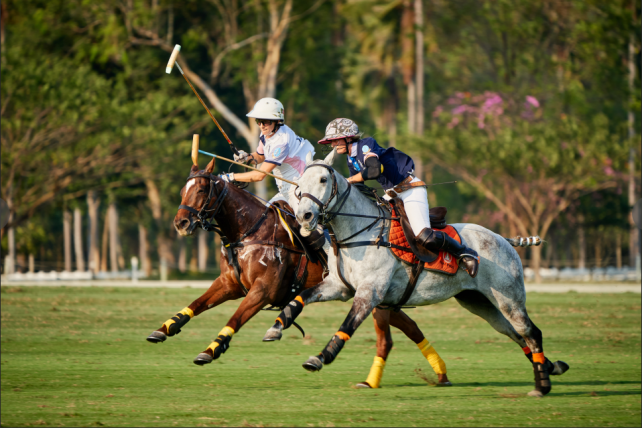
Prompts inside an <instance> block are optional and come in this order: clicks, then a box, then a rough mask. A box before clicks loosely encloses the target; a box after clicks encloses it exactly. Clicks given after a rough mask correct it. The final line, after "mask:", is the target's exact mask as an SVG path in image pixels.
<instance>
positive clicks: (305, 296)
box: [263, 279, 352, 342]
mask: <svg viewBox="0 0 642 428" xmlns="http://www.w3.org/2000/svg"><path fill="white" fill-rule="evenodd" d="M351 297H352V294H351V293H350V291H349V290H348V289H347V288H346V287H345V286H344V285H343V284H341V285H338V284H336V283H335V282H334V281H328V279H326V280H325V281H323V282H321V283H319V284H317V285H315V286H314V287H311V288H308V289H306V290H303V291H302V292H301V293H299V295H298V296H296V297H295V298H294V300H292V301H291V302H290V303H289V304H288V305H287V306H286V307H285V308H283V310H282V311H281V313H280V314H279V316H278V317H277V318H276V321H275V322H274V325H273V326H272V327H270V328H269V329H268V331H267V332H266V333H265V336H264V337H263V341H264V342H274V341H275V340H281V337H282V336H283V330H286V329H288V328H290V326H292V324H293V323H294V321H295V320H296V318H297V317H298V316H299V315H300V314H301V312H303V307H304V306H305V305H309V304H310V303H316V302H326V301H330V300H342V301H344V302H345V301H346V300H348V299H350V298H351Z"/></svg>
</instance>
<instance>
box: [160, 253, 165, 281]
mask: <svg viewBox="0 0 642 428" xmlns="http://www.w3.org/2000/svg"><path fill="white" fill-rule="evenodd" d="M160 280H161V282H167V260H165V259H164V258H163V259H161V262H160Z"/></svg>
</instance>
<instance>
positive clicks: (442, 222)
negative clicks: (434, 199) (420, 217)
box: [390, 197, 448, 263]
mask: <svg viewBox="0 0 642 428" xmlns="http://www.w3.org/2000/svg"><path fill="white" fill-rule="evenodd" d="M390 203H391V204H392V205H393V207H394V210H395V213H396V214H397V216H398V217H399V218H400V223H401V227H402V229H403V233H404V235H405V236H406V240H407V241H408V245H409V246H410V249H411V250H412V252H413V254H414V255H415V256H416V257H417V258H418V259H419V260H421V261H422V262H425V263H432V262H434V261H435V260H437V258H438V257H439V254H438V253H435V252H432V251H430V250H427V249H424V248H421V247H418V246H417V245H415V234H414V232H413V231H412V227H411V226H410V221H408V215H407V214H406V208H405V207H404V204H403V201H402V200H401V198H398V197H397V198H392V199H391V200H390ZM447 212H448V210H447V209H446V207H434V208H430V210H429V215H430V226H431V227H432V228H433V229H444V228H445V227H446V226H447V224H446V213H447Z"/></svg>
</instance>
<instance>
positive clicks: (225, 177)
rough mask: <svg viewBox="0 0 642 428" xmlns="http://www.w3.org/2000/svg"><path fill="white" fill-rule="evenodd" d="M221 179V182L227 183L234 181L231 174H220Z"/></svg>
mask: <svg viewBox="0 0 642 428" xmlns="http://www.w3.org/2000/svg"><path fill="white" fill-rule="evenodd" d="M221 178H222V179H223V181H227V182H228V183H232V182H233V181H234V173H233V172H231V173H229V174H221Z"/></svg>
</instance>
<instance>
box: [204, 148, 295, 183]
mask: <svg viewBox="0 0 642 428" xmlns="http://www.w3.org/2000/svg"><path fill="white" fill-rule="evenodd" d="M198 152H199V153H203V154H204V155H207V156H212V157H213V158H215V159H221V160H224V161H226V162H230V163H233V164H235V165H240V166H242V167H243V168H249V169H252V170H254V171H258V172H260V173H261V174H265V175H269V176H270V177H274V178H276V179H277V180H281V181H285V182H286V183H290V184H292V185H294V186H298V184H297V183H295V182H294V181H290V180H286V179H285V178H283V177H278V176H276V175H274V174H270V173H269V172H265V171H261V170H260V169H258V168H254V167H252V166H249V165H245V164H243V163H241V162H236V161H233V160H231V159H227V158H224V157H223V156H219V155H215V154H214V153H208V152H206V151H204V150H199V151H198Z"/></svg>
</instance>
